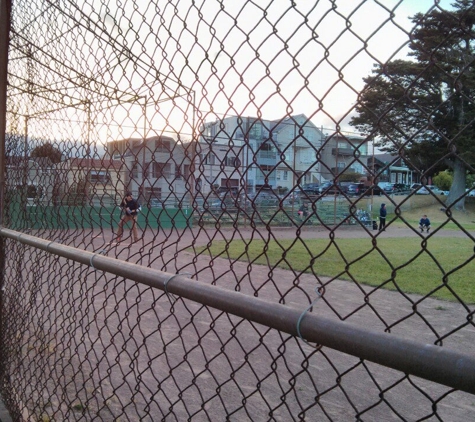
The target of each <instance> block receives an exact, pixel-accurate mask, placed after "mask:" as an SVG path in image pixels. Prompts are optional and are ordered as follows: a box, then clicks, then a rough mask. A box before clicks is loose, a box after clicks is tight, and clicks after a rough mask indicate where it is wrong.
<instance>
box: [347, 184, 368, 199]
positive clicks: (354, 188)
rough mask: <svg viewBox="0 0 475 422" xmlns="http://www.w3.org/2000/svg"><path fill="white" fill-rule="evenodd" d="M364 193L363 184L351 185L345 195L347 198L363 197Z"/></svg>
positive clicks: (364, 187)
mask: <svg viewBox="0 0 475 422" xmlns="http://www.w3.org/2000/svg"><path fill="white" fill-rule="evenodd" d="M365 191H366V186H365V185H364V184H363V183H352V184H351V185H349V186H348V190H347V194H348V196H359V195H363V194H364V193H365Z"/></svg>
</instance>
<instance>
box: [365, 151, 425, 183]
mask: <svg viewBox="0 0 475 422" xmlns="http://www.w3.org/2000/svg"><path fill="white" fill-rule="evenodd" d="M368 168H369V169H371V172H372V173H373V174H378V175H379V177H378V182H379V183H386V182H389V183H404V184H406V185H412V184H413V183H416V182H419V176H418V174H417V173H416V172H413V171H412V170H411V169H410V168H409V167H408V165H407V163H406V162H405V161H404V159H403V158H402V157H401V156H400V155H393V154H376V155H374V157H373V156H371V157H368Z"/></svg>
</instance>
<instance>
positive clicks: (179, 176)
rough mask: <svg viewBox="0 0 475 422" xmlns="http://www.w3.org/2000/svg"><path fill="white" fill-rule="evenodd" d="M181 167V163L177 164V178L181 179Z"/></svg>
mask: <svg viewBox="0 0 475 422" xmlns="http://www.w3.org/2000/svg"><path fill="white" fill-rule="evenodd" d="M181 176H182V174H181V167H180V165H179V164H175V179H181Z"/></svg>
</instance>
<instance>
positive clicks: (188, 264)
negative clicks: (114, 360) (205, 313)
mask: <svg viewBox="0 0 475 422" xmlns="http://www.w3.org/2000/svg"><path fill="white" fill-rule="evenodd" d="M299 236H300V237H301V238H302V239H311V238H327V237H329V236H334V237H335V238H337V239H338V238H363V237H368V236H369V237H371V236H375V238H376V240H377V239H378V238H379V237H384V238H386V237H419V238H421V240H422V239H423V236H422V235H421V234H420V233H419V232H418V231H417V230H413V229H411V228H407V227H405V228H401V227H389V228H388V229H387V230H386V231H385V232H381V233H379V232H377V231H373V230H366V229H364V228H361V227H357V226H343V227H340V228H338V229H336V230H329V229H327V228H325V227H318V226H317V227H312V226H310V227H305V228H304V229H303V230H301V231H300V233H299ZM430 236H431V237H435V238H440V239H441V241H443V240H442V239H443V238H445V237H464V236H467V234H466V233H464V232H462V231H454V230H444V229H440V230H438V229H437V228H435V230H434V231H433V232H432V233H431V234H430ZM256 237H258V238H263V239H275V240H278V239H289V238H295V237H296V230H295V229H287V228H282V229H275V228H272V230H271V231H267V230H265V229H260V230H259V231H256V230H254V229H251V228H241V227H240V228H239V230H237V229H235V228H232V227H231V228H229V227H228V228H221V229H210V228H206V230H203V229H200V228H194V229H186V230H158V231H157V232H151V231H148V232H145V233H144V236H143V239H142V240H141V241H140V242H138V243H135V244H132V245H127V243H126V242H124V243H123V244H121V245H119V246H117V247H114V248H113V249H111V250H110V251H109V253H108V255H109V256H116V257H117V258H119V259H125V260H128V261H130V262H137V263H139V264H142V265H147V266H150V267H152V268H156V269H158V270H163V271H167V272H169V273H171V274H174V273H181V274H190V275H194V278H197V279H199V280H200V281H203V282H205V283H210V284H216V285H218V286H221V287H224V288H229V289H233V290H234V289H236V286H237V284H236V283H237V282H239V289H240V291H241V292H243V293H245V294H249V295H256V286H261V287H260V288H259V289H258V290H257V291H258V296H259V297H260V298H263V299H266V300H270V301H279V300H281V293H279V292H282V291H285V290H286V289H288V288H289V286H291V285H292V284H295V283H298V286H299V291H301V290H303V291H305V292H307V293H308V294H309V295H310V297H311V298H315V294H314V291H315V288H316V286H318V285H319V282H322V281H323V282H324V281H325V279H320V280H319V279H316V277H315V276H314V275H312V274H297V275H296V274H295V273H294V272H293V271H290V270H284V269H280V268H272V269H269V268H268V267H267V266H262V265H255V264H250V263H249V262H244V261H242V262H234V261H230V260H229V259H226V258H221V257H210V256H207V255H197V254H196V253H194V252H193V248H196V247H198V246H202V245H206V244H207V243H208V242H210V240H228V241H229V240H230V239H233V238H241V239H249V238H256ZM110 239H112V233H107V232H101V233H100V235H98V236H96V238H95V240H94V249H95V250H100V248H101V242H107V241H109V240H110ZM88 249H89V248H88ZM420 299H421V298H420V297H418V296H417V295H401V294H400V293H399V292H395V291H388V290H375V289H373V288H371V287H368V286H362V285H359V284H358V285H356V284H355V283H352V282H348V281H339V280H334V281H332V283H331V284H330V285H329V286H327V288H326V292H325V299H324V300H320V301H319V302H318V303H317V304H316V306H315V307H314V311H313V312H318V313H319V315H322V316H325V317H328V318H334V319H337V320H340V321H347V322H349V323H352V324H356V325H358V326H360V327H371V329H372V330H377V331H387V332H390V333H392V335H396V336H400V337H402V338H405V339H412V340H417V341H419V342H424V343H428V344H434V343H435V342H436V341H437V340H439V341H442V343H443V345H444V347H448V348H451V349H454V350H459V351H464V352H465V353H469V354H474V353H475V349H474V346H473V345H474V344H475V341H474V340H475V329H474V327H473V325H472V324H467V323H466V321H467V318H468V317H469V315H471V314H472V313H473V312H474V309H475V308H474V307H473V306H470V307H467V305H465V304H461V303H458V302H446V301H440V300H436V299H431V298H425V299H424V300H423V301H421V300H420ZM131 301H132V302H133V298H132V299H131ZM146 303H147V301H144V303H142V304H141V305H143V306H146ZM285 304H286V305H288V306H292V307H296V308H298V309H305V308H306V307H307V306H308V299H306V296H305V295H302V294H300V292H297V291H296V290H295V289H294V290H292V291H291V292H290V293H289V294H287V295H286V296H285ZM198 308H199V306H197V305H196V304H194V305H193V304H187V305H186V309H187V311H185V313H188V312H191V311H190V309H196V310H197V309H198ZM197 312H198V311H197ZM211 314H212V315H214V312H212V313H211ZM206 321H207V318H204V319H203V320H202V323H203V324H204V327H206V326H207V324H209V323H211V322H210V321H208V322H206ZM213 324H214V323H213ZM238 326H239V327H241V328H242V325H239V324H238ZM166 327H168V328H166ZM233 327H234V328H233ZM236 327H237V326H236V325H234V324H231V325H230V324H228V323H224V322H222V321H221V323H220V324H216V326H215V327H214V331H215V332H217V333H218V335H219V336H224V338H226V337H227V336H228V335H229V332H230V330H231V331H233V330H237V333H236V335H237V336H239V338H240V341H241V342H242V346H241V347H242V348H243V350H250V349H252V348H253V347H254V346H253V344H255V342H258V341H259V339H258V338H255V336H254V335H251V334H250V333H251V332H254V330H257V329H256V328H251V327H254V325H253V324H251V327H249V328H248V330H251V331H248V334H247V335H246V334H244V333H245V331H242V330H241V329H237V328H236ZM429 327H431V328H430V329H429ZM162 328H163V330H165V331H163V332H162V334H161V335H162V336H163V337H165V338H171V337H173V335H174V333H175V330H176V327H175V328H173V326H165V325H163V326H162ZM167 330H170V331H167ZM145 331H146V330H145ZM200 335H201V334H200ZM203 336H206V335H205V334H203ZM243 336H244V337H243ZM246 337H247V339H246ZM203 338H204V337H203ZM185 341H186V340H185ZM190 341H196V339H195V340H190ZM222 341H224V340H222ZM135 342H136V343H140V340H139V339H135ZM296 342H297V343H298V342H299V340H298V339H296ZM216 346H217V347H218V345H217V344H216ZM190 347H191V346H190ZM273 347H276V348H279V347H281V346H280V345H279V341H277V340H276V339H274V340H272V341H271V340H269V343H268V344H267V348H269V349H270V350H272V348H273ZM303 349H304V351H305V353H306V354H309V355H312V354H313V353H314V352H313V351H312V349H311V348H310V347H307V346H305V345H304V346H303ZM243 350H241V349H239V350H235V351H234V353H235V356H234V358H232V357H231V355H229V356H228V358H227V359H229V358H231V359H233V362H235V363H234V364H236V365H239V364H240V363H239V362H240V359H244V355H243V354H242V353H243ZM324 350H325V355H326V356H327V357H328V358H329V359H331V361H332V363H333V365H334V366H335V367H334V368H333V369H332V368H330V367H328V368H327V369H323V368H324V367H326V364H324V362H323V361H321V360H320V359H321V358H322V356H320V355H319V354H317V355H315V356H314V358H313V359H315V362H314V365H316V368H320V369H319V370H318V371H317V372H318V373H319V384H318V385H319V387H318V388H319V390H320V391H322V390H325V389H326V388H330V390H332V391H334V394H330V393H328V394H325V395H324V396H322V397H321V401H322V402H325V406H324V408H325V412H327V413H328V414H329V415H331V418H332V419H331V420H335V421H347V420H353V419H354V418H355V415H356V414H358V412H359V411H362V412H363V413H362V415H361V419H358V420H361V421H375V422H376V421H392V420H408V421H412V420H419V419H421V418H426V419H425V420H428V421H440V420H442V421H447V422H459V421H460V422H462V421H463V422H465V421H467V420H472V419H473V418H474V415H475V399H474V398H473V396H471V395H469V394H466V393H461V392H453V393H450V394H448V395H447V396H445V394H447V393H448V392H449V391H450V390H449V389H448V388H446V387H443V386H440V385H436V384H433V383H430V382H427V381H424V380H420V379H417V378H414V377H411V378H406V377H405V376H404V374H399V373H397V372H396V371H393V370H389V369H386V368H384V367H381V366H379V365H375V364H371V363H369V362H367V363H366V364H365V365H364V366H362V365H361V362H359V360H358V359H357V358H354V357H350V356H347V355H343V354H341V353H338V352H335V351H332V350H328V349H324ZM129 353H133V351H132V352H129ZM207 353H209V354H210V355H209V356H213V355H214V352H213V351H212V349H211V350H208V351H207ZM285 356H286V357H285V359H286V362H294V363H295V364H296V365H297V366H298V364H299V362H301V361H302V359H304V360H305V359H307V358H304V356H303V355H302V349H301V347H291V346H290V345H289V346H288V347H287V351H286V354H285ZM208 358H209V357H208ZM208 358H205V360H206V359H208ZM213 359H214V358H213ZM234 359H237V360H234ZM246 359H249V356H248V357H247V358H246ZM256 359H257V361H256V362H255V363H254V365H260V366H262V368H261V369H263V370H265V368H267V369H269V368H270V366H272V361H273V360H274V359H276V357H275V356H274V352H269V354H268V353H264V354H263V355H261V354H258V357H256ZM219 361H220V360H219V359H218V360H216V361H215V363H216V365H217V366H216V368H218V369H217V370H218V372H219V371H222V370H223V368H224V367H226V364H225V362H222V363H221V364H219V363H218V362H219ZM257 362H259V363H257ZM234 364H233V365H234ZM196 365H197V368H198V367H203V368H204V366H202V365H206V362H202V361H200V362H196ZM221 365H224V366H221ZM351 367H354V369H353V370H351V371H350V372H349V374H348V375H347V376H346V377H344V379H345V382H342V381H341V382H339V381H337V380H338V379H339V378H340V377H341V376H342V373H344V372H345V370H346V369H344V368H347V369H348V368H351ZM365 367H367V369H365ZM219 368H221V369H219ZM256 368H257V367H255V368H254V369H256ZM335 368H339V369H338V370H337V371H335ZM369 368H370V369H369ZM295 370H296V371H298V369H297V368H296V369H295ZM225 372H226V371H225ZM221 375H223V376H225V375H224V373H222V374H221ZM228 376H229V374H228ZM280 376H282V374H281V375H280ZM249 377H250V378H249ZM117 382H118V381H117ZM150 382H153V378H151V379H150ZM239 382H240V383H242V385H246V384H247V383H249V382H250V383H251V385H252V384H254V383H255V382H257V381H256V380H255V379H254V376H253V375H252V374H247V375H246V376H245V377H244V378H243V379H241V380H240V381H239ZM299 382H302V384H298V385H300V387H299V388H300V389H303V390H302V391H304V390H305V389H306V388H311V389H312V388H313V387H311V385H310V384H307V382H306V381H299ZM398 384H399V386H398V387H397V388H396V387H395V386H396V385H398ZM296 385H297V384H296ZM391 385H393V387H390V386H391ZM337 386H338V387H337ZM202 388H203V389H206V388H205V386H204V385H203V386H202ZM269 388H270V390H269V392H268V394H269V395H270V396H271V397H273V396H275V398H276V399H277V397H279V396H281V395H282V394H283V392H282V390H281V389H280V388H276V387H270V386H269ZM274 388H276V389H275V390H274ZM295 388H297V387H295ZM335 388H336V390H333V389H335ZM386 388H387V389H388V390H387V391H386V392H384V391H385V389H386ZM171 391H173V389H171V390H170V392H171ZM337 391H339V392H338V393H337ZM362 391H364V393H362ZM229 394H231V396H232V394H233V393H232V392H231V391H230V392H229ZM426 395H427V396H426ZM231 396H230V397H231ZM343 396H345V397H347V398H346V399H345V398H344V397H343ZM266 397H267V396H266ZM381 397H382V398H383V399H382V400H381ZM429 397H430V398H429ZM298 400H299V401H302V403H307V405H308V404H309V403H312V400H313V399H312V397H310V396H309V397H303V398H302V397H301V398H299V399H298ZM230 402H232V400H230ZM352 403H353V404H352ZM145 405H146V404H145V403H144V406H145ZM294 405H295V406H296V407H295V409H294V410H293V411H294V412H297V413H298V412H299V410H298V409H299V408H300V407H299V406H298V405H297V404H296V403H294V404H293V405H289V406H290V408H293V407H294ZM255 406H256V407H255V413H252V412H250V413H242V412H241V413H238V414H237V415H236V419H233V418H231V419H230V420H236V421H237V420H239V421H247V420H249V421H250V420H267V418H266V416H265V412H264V413H262V412H261V411H259V410H258V409H259V408H260V406H264V407H267V406H271V405H270V404H268V405H265V404H264V402H261V401H260V400H256V402H255ZM272 406H278V401H277V402H275V403H273V405H272ZM355 406H356V408H357V409H359V410H356V409H355ZM434 406H435V407H434ZM212 408H213V406H210V412H211V413H210V414H212V413H213V411H212V410H211V409H212ZM434 408H435V409H436V410H435V411H433V409H434ZM368 409H369V410H368ZM392 409H396V410H397V412H396V413H395V412H394V411H393V410H392ZM216 412H217V413H215V418H216V419H214V420H221V419H220V418H222V417H223V415H222V414H221V413H219V411H217V410H216ZM433 412H434V414H433V415H432V416H428V415H431V414H432V413H433ZM177 414H180V412H178V413H177ZM284 415H285V412H284V413H282V414H280V417H276V418H275V420H282V421H284V420H288V419H287V417H286V416H284ZM397 415H398V416H397ZM183 416H185V414H183ZM324 417H325V416H324V414H323V413H322V412H321V411H319V410H318V409H317V407H313V408H312V410H310V411H309V412H308V413H307V418H306V419H305V420H326V419H322V418H324ZM197 420H199V419H197ZM203 420H205V419H203Z"/></svg>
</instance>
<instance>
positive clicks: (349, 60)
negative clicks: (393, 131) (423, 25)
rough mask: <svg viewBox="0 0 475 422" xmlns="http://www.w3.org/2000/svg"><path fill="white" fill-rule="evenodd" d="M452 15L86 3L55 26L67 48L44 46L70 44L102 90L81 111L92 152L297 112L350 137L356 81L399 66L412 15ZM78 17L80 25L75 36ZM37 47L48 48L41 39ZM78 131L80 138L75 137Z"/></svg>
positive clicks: (198, 1)
mask: <svg viewBox="0 0 475 422" xmlns="http://www.w3.org/2000/svg"><path fill="white" fill-rule="evenodd" d="M118 5H120V8H118ZM450 5H451V1H450V0H440V1H439V0H293V1H291V0H247V1H244V0H232V1H223V0H168V1H165V0H149V1H136V0H124V1H122V2H120V3H119V2H117V1H116V0H89V1H85V2H83V3H78V4H77V5H75V6H74V7H75V8H76V9H75V10H72V11H70V12H68V13H65V14H64V16H65V18H64V19H65V20H66V19H68V18H69V16H73V15H74V16H75V20H71V22H69V23H64V24H63V23H62V24H61V26H60V27H61V30H62V31H63V33H65V34H66V35H65V36H69V34H72V35H71V39H64V38H63V39H61V38H58V37H57V34H56V33H54V31H51V39H54V40H56V39H58V40H59V41H60V42H61V43H62V46H63V47H62V48H64V49H67V47H68V44H69V43H70V44H71V46H72V48H71V53H70V54H72V55H74V54H76V55H77V56H76V60H77V64H76V66H77V68H78V69H80V71H81V72H85V73H87V74H88V76H90V79H89V80H90V81H93V82H90V83H91V86H92V85H93V84H95V86H96V87H99V88H96V89H99V90H100V92H101V95H99V96H98V97H97V98H94V99H93V102H92V104H93V106H92V108H90V109H88V110H87V112H88V113H89V115H91V116H92V118H93V121H94V124H95V125H96V126H95V127H96V128H97V129H96V130H95V131H94V132H95V133H94V135H93V137H95V141H96V142H103V143H105V142H107V141H110V140H114V139H123V138H128V137H135V138H141V137H143V136H153V135H158V134H167V135H171V136H174V137H177V134H179V135H180V137H181V139H184V140H190V139H191V138H192V137H193V132H195V134H196V130H197V128H199V126H200V124H201V123H202V122H209V121H214V120H217V119H220V118H223V117H226V116H231V115H241V116H253V117H262V118H263V119H281V118H284V117H285V116H286V115H287V114H305V115H306V116H308V117H309V118H310V119H311V121H312V122H313V123H314V124H315V125H316V126H317V127H321V128H323V129H324V131H325V132H330V131H334V130H336V129H341V130H342V131H352V130H353V129H352V128H351V127H350V126H349V125H348V122H349V119H350V118H351V115H352V114H353V108H354V105H355V103H356V100H357V96H358V93H359V92H360V90H361V89H362V88H363V77H365V76H367V75H369V74H370V73H371V69H372V67H373V64H374V63H377V62H379V63H384V62H386V61H388V60H392V59H394V58H404V57H405V56H406V53H407V48H406V47H407V42H408V39H409V35H408V34H409V32H410V30H411V28H412V24H411V22H410V20H409V19H408V17H409V16H412V15H414V14H415V13H417V12H423V13H425V12H427V11H428V10H429V9H430V8H431V7H440V8H444V9H450ZM79 15H81V16H80V19H81V21H82V22H87V24H86V25H85V26H82V27H81V26H77V23H76V22H77V20H76V19H78V18H77V17H78V16H79ZM66 25H70V26H71V30H70V32H69V33H68V32H67V31H65V30H64V29H63V28H64V27H65V26H66ZM75 25H76V26H77V29H76V26H75ZM49 27H50V28H51V27H52V25H51V24H50V25H49ZM85 27H87V29H88V31H84V28H85ZM75 31H77V32H75ZM98 34H99V36H98ZM44 37H45V45H50V44H51V42H50V40H49V39H48V34H47V33H46V32H45V35H44ZM65 57H66V56H65ZM85 58H86V59H85ZM74 66H75V65H74V64H73V65H72V66H70V67H74ZM101 84H102V85H101ZM78 95H80V94H78ZM84 95H89V94H87V93H86V94H84ZM101 96H102V97H101ZM99 97H100V98H99ZM88 100H89V98H88ZM79 132H80V135H78V136H84V135H83V133H84V130H83V128H82V129H81V130H79ZM93 141H94V140H93Z"/></svg>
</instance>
